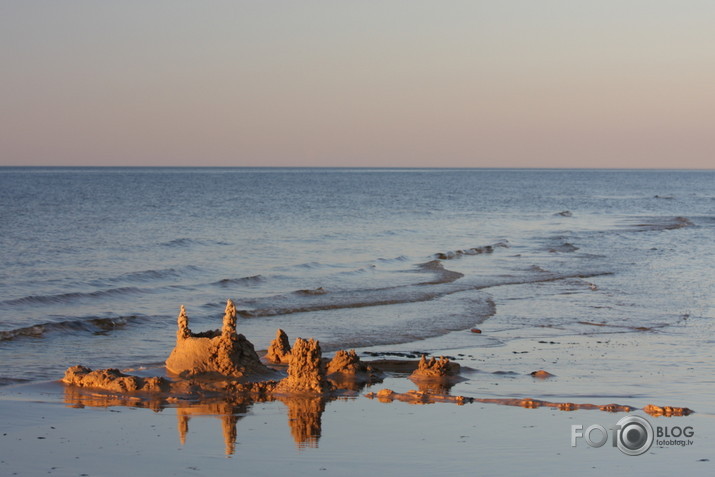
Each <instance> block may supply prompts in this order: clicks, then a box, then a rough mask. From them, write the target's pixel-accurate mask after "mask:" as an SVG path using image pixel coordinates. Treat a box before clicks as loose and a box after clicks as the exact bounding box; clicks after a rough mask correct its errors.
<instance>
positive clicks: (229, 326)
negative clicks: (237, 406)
mask: <svg viewBox="0 0 715 477" xmlns="http://www.w3.org/2000/svg"><path fill="white" fill-rule="evenodd" d="M177 322H178V331H177V333H176V346H175V347H174V350H173V351H172V352H171V355H170V356H169V359H167V360H166V369H167V370H169V371H170V372H171V373H174V374H178V375H182V376H193V375H197V374H201V373H211V372H214V373H219V374H222V375H224V376H231V377H241V376H245V375H248V374H252V375H260V374H269V373H271V370H270V369H268V368H267V367H266V366H264V365H263V364H262V363H261V361H260V359H259V358H258V355H257V354H256V350H255V349H254V347H253V344H252V343H251V342H250V341H248V340H247V339H246V337H245V336H243V335H242V334H237V333H236V308H235V307H234V305H233V302H232V301H231V300H228V301H227V302H226V311H225V314H224V317H223V327H222V329H221V331H219V330H214V331H208V332H203V333H192V332H191V330H190V329H189V319H188V317H187V315H186V310H185V309H184V307H183V306H182V307H181V311H180V313H179V318H178V320H177Z"/></svg>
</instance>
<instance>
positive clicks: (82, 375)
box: [62, 366, 170, 392]
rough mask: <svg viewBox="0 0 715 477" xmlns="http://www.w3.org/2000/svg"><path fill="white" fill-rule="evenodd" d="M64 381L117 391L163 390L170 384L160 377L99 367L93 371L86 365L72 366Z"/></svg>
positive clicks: (74, 384)
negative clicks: (124, 372) (131, 374)
mask: <svg viewBox="0 0 715 477" xmlns="http://www.w3.org/2000/svg"><path fill="white" fill-rule="evenodd" d="M62 382H63V383H65V384H70V385H73V386H79V387H84V388H101V389H106V390H108V391H117V392H135V391H146V392H161V391H167V390H168V389H169V388H170V384H169V382H168V381H167V380H165V379H164V378H160V377H152V378H140V377H138V376H130V375H128V374H123V373H121V372H120V371H119V370H118V369H98V370H96V371H92V370H91V369H90V368H86V367H84V366H72V367H71V368H68V369H67V371H66V372H65V377H64V378H62Z"/></svg>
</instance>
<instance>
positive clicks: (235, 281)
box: [211, 275, 266, 287]
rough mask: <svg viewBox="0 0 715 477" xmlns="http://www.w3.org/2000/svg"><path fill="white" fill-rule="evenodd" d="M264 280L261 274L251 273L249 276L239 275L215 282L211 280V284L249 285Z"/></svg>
mask: <svg viewBox="0 0 715 477" xmlns="http://www.w3.org/2000/svg"><path fill="white" fill-rule="evenodd" d="M265 281H266V279H265V277H264V276H263V275H252V276H250V277H241V278H224V279H222V280H219V281H217V282H213V283H212V284H211V285H218V286H221V287H228V286H233V285H238V286H250V285H257V284H259V283H263V282H265Z"/></svg>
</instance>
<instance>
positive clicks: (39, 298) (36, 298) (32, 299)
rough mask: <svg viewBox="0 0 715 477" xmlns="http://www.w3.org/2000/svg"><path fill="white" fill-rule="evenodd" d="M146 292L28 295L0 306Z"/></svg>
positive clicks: (114, 290) (118, 290) (123, 290)
mask: <svg viewBox="0 0 715 477" xmlns="http://www.w3.org/2000/svg"><path fill="white" fill-rule="evenodd" d="M146 292H147V290H145V289H142V288H136V287H120V288H110V289H108V290H97V291H93V292H87V293H81V292H72V293H60V294H58V295H30V296H25V297H22V298H14V299H11V300H5V301H2V302H0V305H49V304H61V303H70V302H72V301H76V300H81V299H83V298H105V297H119V296H125V295H136V294H141V293H146Z"/></svg>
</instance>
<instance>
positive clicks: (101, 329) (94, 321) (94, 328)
mask: <svg viewBox="0 0 715 477" xmlns="http://www.w3.org/2000/svg"><path fill="white" fill-rule="evenodd" d="M142 318H144V317H143V316H141V315H131V316H119V317H115V318H97V317H90V318H84V319H78V320H68V321H61V322H49V323H40V324H37V325H32V326H25V327H22V328H15V329H13V330H5V331H0V341H11V340H15V339H18V338H41V337H43V336H44V335H45V334H46V333H61V332H66V333H74V332H77V331H80V332H86V333H94V334H101V333H106V332H108V331H112V330H115V329H117V328H121V327H123V326H126V325H127V324H128V323H130V322H134V321H138V320H140V319H142Z"/></svg>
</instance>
